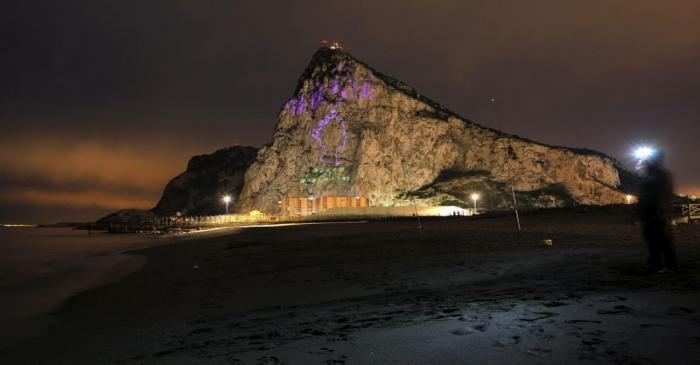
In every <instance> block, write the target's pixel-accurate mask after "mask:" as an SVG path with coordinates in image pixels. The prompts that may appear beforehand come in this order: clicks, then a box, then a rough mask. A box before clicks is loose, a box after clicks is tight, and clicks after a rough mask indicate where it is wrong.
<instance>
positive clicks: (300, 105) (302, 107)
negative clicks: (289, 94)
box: [294, 94, 306, 115]
mask: <svg viewBox="0 0 700 365" xmlns="http://www.w3.org/2000/svg"><path fill="white" fill-rule="evenodd" d="M305 111H306V98H304V94H301V95H299V100H297V103H296V108H295V109H294V115H299V114H301V113H304V112H305Z"/></svg>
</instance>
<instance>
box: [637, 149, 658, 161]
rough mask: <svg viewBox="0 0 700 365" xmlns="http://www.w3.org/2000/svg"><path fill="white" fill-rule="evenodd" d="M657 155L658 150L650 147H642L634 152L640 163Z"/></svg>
mask: <svg viewBox="0 0 700 365" xmlns="http://www.w3.org/2000/svg"><path fill="white" fill-rule="evenodd" d="M655 153H656V150H655V149H653V148H652V147H649V146H642V147H638V148H637V149H635V150H634V153H633V154H634V157H635V158H637V159H638V160H640V161H644V160H646V159H648V158H649V157H651V156H653V155H654V154H655Z"/></svg>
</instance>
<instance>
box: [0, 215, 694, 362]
mask: <svg viewBox="0 0 700 365" xmlns="http://www.w3.org/2000/svg"><path fill="white" fill-rule="evenodd" d="M416 223H417V222H416V221H415V220H414V219H399V220H386V221H369V222H355V223H335V224H318V225H288V226H283V227H256V228H245V229H240V230H234V231H219V232H211V233H208V234H202V235H199V236H198V235H192V236H191V237H193V239H185V240H175V241H173V242H171V244H168V245H159V246H155V247H150V248H147V249H142V250H138V251H131V252H130V255H134V256H136V257H142V258H143V259H144V261H145V262H146V264H145V265H142V266H141V267H140V268H139V269H138V271H136V272H133V273H131V274H129V275H127V276H125V277H123V278H121V280H119V281H117V282H113V283H110V284H107V285H104V286H101V287H99V288H95V289H91V290H89V291H86V292H83V293H81V294H80V295H78V296H75V297H73V298H71V299H70V300H68V302H67V303H66V305H64V306H63V307H62V309H61V310H60V311H59V312H58V313H57V318H56V320H55V321H53V322H52V323H51V326H50V327H49V328H48V330H47V331H46V332H45V333H44V334H42V335H39V336H35V337H32V338H29V339H27V340H25V341H22V342H21V343H19V344H17V345H15V346H13V347H11V348H7V349H5V350H2V351H0V363H3V364H44V363H53V364H56V363H58V364H154V363H155V364H192V363H203V364H366V363H369V364H465V363H469V364H486V363H506V362H507V363H571V362H583V363H600V362H603V363H623V364H655V363H658V364H667V363H673V364H684V363H687V364H691V363H694V362H695V359H696V358H697V357H698V356H700V225H683V226H677V227H675V229H674V232H675V235H676V239H677V250H678V254H679V260H680V265H681V271H680V272H678V273H673V274H657V273H650V272H648V271H647V270H646V268H645V267H644V265H643V263H644V261H645V249H644V246H643V244H642V241H641V235H640V233H639V227H637V226H634V225H633V224H631V218H630V215H629V212H621V211H615V210H609V209H595V210H585V209H580V210H566V211H547V212H541V213H531V214H528V215H524V216H523V217H522V223H523V227H524V230H523V231H522V232H521V233H520V234H517V233H516V231H515V230H514V221H513V218H512V217H493V218H485V219H470V218H461V217H455V218H443V219H423V220H421V223H422V228H423V230H422V233H421V232H419V231H418V229H417V224H416ZM545 239H551V240H553V242H554V243H553V245H552V246H547V245H545V244H544V243H543V240H545Z"/></svg>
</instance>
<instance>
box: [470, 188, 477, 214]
mask: <svg viewBox="0 0 700 365" xmlns="http://www.w3.org/2000/svg"><path fill="white" fill-rule="evenodd" d="M471 198H472V200H473V201H474V214H476V212H477V209H476V201H477V200H479V194H477V193H472V195H471Z"/></svg>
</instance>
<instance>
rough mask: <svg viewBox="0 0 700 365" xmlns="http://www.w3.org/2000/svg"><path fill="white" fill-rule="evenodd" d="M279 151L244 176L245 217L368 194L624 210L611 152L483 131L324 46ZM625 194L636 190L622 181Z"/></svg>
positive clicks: (263, 155) (302, 83) (288, 109)
mask: <svg viewBox="0 0 700 365" xmlns="http://www.w3.org/2000/svg"><path fill="white" fill-rule="evenodd" d="M278 118H279V121H278V123H277V126H276V130H275V133H274V136H273V140H272V143H271V144H270V145H267V146H265V147H262V148H261V149H260V150H259V152H258V154H257V158H256V160H255V162H254V163H253V164H252V165H251V166H250V168H249V169H248V171H247V172H246V174H245V183H244V185H243V189H242V191H241V194H240V199H239V201H238V204H237V209H238V210H239V211H240V212H243V213H245V212H248V211H250V210H253V209H260V210H263V211H265V212H268V213H273V214H274V213H278V212H279V211H278V209H279V208H278V201H279V200H280V198H281V197H283V196H286V195H297V196H321V195H325V194H330V195H351V196H354V195H363V196H367V197H369V198H370V202H371V205H375V206H376V205H380V206H401V205H406V204H410V203H411V202H412V201H419V202H420V203H421V204H431V205H444V204H447V203H449V204H450V205H462V206H470V205H471V204H472V202H471V201H470V200H469V195H470V194H471V193H472V192H477V193H479V194H480V195H481V196H482V197H483V201H481V200H480V205H481V206H484V204H485V205H486V206H488V207H493V208H497V207H507V206H508V205H509V204H512V203H510V202H511V201H512V199H511V186H512V188H513V189H514V190H515V191H516V195H517V196H518V198H519V199H520V200H521V201H522V202H523V204H527V205H531V206H537V207H549V206H560V205H566V204H571V203H574V202H576V203H579V204H612V203H624V202H625V192H624V191H622V190H625V189H622V187H623V186H626V185H624V184H623V181H621V172H624V173H623V175H624V177H626V176H632V175H631V174H629V173H627V172H625V171H626V170H624V168H623V167H622V166H621V165H620V164H619V163H617V162H616V161H615V160H613V159H612V158H610V157H607V156H605V155H603V154H602V153H599V152H595V151H590V150H581V149H572V148H565V147H556V146H549V145H545V144H541V143H537V142H533V141H530V140H527V139H524V138H521V137H518V136H515V135H509V134H505V133H501V132H498V131H496V130H493V129H490V128H486V127H483V126H480V125H478V124H475V123H473V122H471V121H469V120H466V119H464V118H462V117H460V116H458V115H456V114H455V113H453V112H451V111H449V110H447V109H445V108H443V107H442V106H440V105H439V104H438V103H436V102H434V101H432V100H430V99H428V98H426V97H424V96H422V95H420V94H419V93H418V92H417V91H415V90H414V89H412V88H411V87H409V86H407V85H406V84H404V83H402V82H401V81H398V80H396V79H393V78H391V77H388V76H385V75H383V74H381V73H379V72H378V71H375V70H373V69H372V68H370V67H369V66H367V65H366V64H364V63H362V62H360V61H358V60H356V59H355V58H353V57H352V56H351V55H349V54H348V53H347V52H345V51H343V50H341V49H330V48H321V49H319V50H318V51H317V52H316V54H314V56H313V58H312V60H311V62H310V64H309V66H308V67H307V69H306V70H305V71H304V73H303V74H302V76H301V78H300V79H299V83H298V85H297V88H296V90H295V92H294V95H293V96H292V97H291V98H290V99H289V100H288V101H287V102H286V103H285V105H284V107H283V108H282V110H281V111H280V113H279V116H278ZM625 184H627V183H625Z"/></svg>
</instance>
